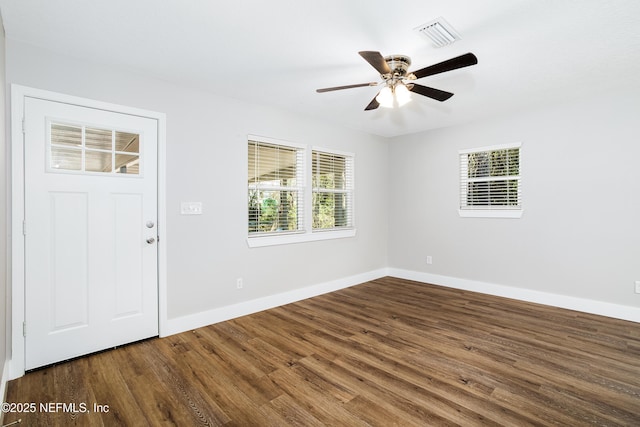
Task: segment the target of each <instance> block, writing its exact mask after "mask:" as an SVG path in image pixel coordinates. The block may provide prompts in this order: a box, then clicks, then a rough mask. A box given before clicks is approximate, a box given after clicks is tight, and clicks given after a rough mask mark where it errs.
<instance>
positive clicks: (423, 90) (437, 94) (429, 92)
mask: <svg viewBox="0 0 640 427" xmlns="http://www.w3.org/2000/svg"><path fill="white" fill-rule="evenodd" d="M412 85H413V87H410V88H409V90H410V91H411V92H415V93H419V94H420V95H424V96H426V97H429V98H431V99H435V100H436V101H440V102H442V101H446V100H447V99H449V98H451V97H452V96H453V94H452V93H451V92H445V91H444V90H440V89H434V88H432V87H427V86H422V85H418V84H415V83H412Z"/></svg>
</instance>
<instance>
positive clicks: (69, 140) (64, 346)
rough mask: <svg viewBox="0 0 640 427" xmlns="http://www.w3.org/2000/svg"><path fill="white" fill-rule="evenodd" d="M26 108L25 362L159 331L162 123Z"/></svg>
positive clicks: (33, 102) (81, 110) (35, 103)
mask: <svg viewBox="0 0 640 427" xmlns="http://www.w3.org/2000/svg"><path fill="white" fill-rule="evenodd" d="M24 113H25V115H24V117H25V124H24V133H25V136H24V141H25V147H24V158H25V163H24V168H25V169H24V171H25V172H24V173H25V177H24V179H25V224H24V231H25V368H26V369H33V368H36V367H39V366H44V365H47V364H51V363H55V362H58V361H61V360H65V359H69V358H72V357H76V356H80V355H84V354H88V353H91V352H95V351H99V350H103V349H106V348H110V347H113V346H116V345H121V344H125V343H128V342H132V341H136V340H140V339H144V338H149V337H152V336H156V335H158V273H157V262H158V257H157V254H158V249H157V242H156V239H157V210H158V209H157V207H158V202H157V141H158V123H157V120H155V119H150V118H145V117H139V116H132V115H126V114H121V113H116V112H111V111H105V110H99V109H94V108H88V107H81V106H77V105H70V104H65V103H61V102H54V101H47V100H42V99H36V98H29V97H27V98H25V104H24Z"/></svg>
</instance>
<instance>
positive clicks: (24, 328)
mask: <svg viewBox="0 0 640 427" xmlns="http://www.w3.org/2000/svg"><path fill="white" fill-rule="evenodd" d="M22 336H23V337H25V338H26V337H27V322H22Z"/></svg>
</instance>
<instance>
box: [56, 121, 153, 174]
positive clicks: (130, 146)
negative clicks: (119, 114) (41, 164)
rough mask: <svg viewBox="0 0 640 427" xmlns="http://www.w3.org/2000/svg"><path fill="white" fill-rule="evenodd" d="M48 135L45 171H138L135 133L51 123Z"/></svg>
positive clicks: (119, 172)
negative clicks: (47, 163)
mask: <svg viewBox="0 0 640 427" xmlns="http://www.w3.org/2000/svg"><path fill="white" fill-rule="evenodd" d="M49 135H50V139H49V153H50V158H49V168H48V171H49V172H56V171H59V172H62V171H75V172H81V173H82V172H89V173H100V174H110V175H113V176H116V174H118V175H122V174H126V175H140V160H141V153H140V135H139V134H136V133H132V132H123V131H119V130H115V129H100V128H96V127H89V126H81V125H74V124H69V123H51V124H50V129H49Z"/></svg>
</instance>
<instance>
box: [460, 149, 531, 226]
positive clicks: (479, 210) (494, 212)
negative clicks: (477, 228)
mask: <svg viewBox="0 0 640 427" xmlns="http://www.w3.org/2000/svg"><path fill="white" fill-rule="evenodd" d="M512 149H517V150H518V175H504V176H501V175H499V176H498V177H500V178H502V177H504V179H499V178H497V177H487V179H480V180H476V182H491V181H502V180H517V182H518V191H517V197H518V203H517V205H514V206H509V205H493V206H492V205H488V206H469V205H467V204H466V203H467V201H466V200H465V199H466V197H468V190H467V184H468V183H469V177H468V176H466V177H465V176H463V174H464V171H466V170H467V168H468V166H466V163H467V162H468V156H469V155H470V154H475V153H485V152H489V153H490V152H495V151H502V150H512ZM458 165H459V171H460V173H459V195H458V214H459V216H461V217H467V218H521V217H522V214H523V213H524V208H523V204H522V170H523V169H522V143H520V142H516V143H510V144H500V145H491V146H486V147H478V148H470V149H464V150H458Z"/></svg>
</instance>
